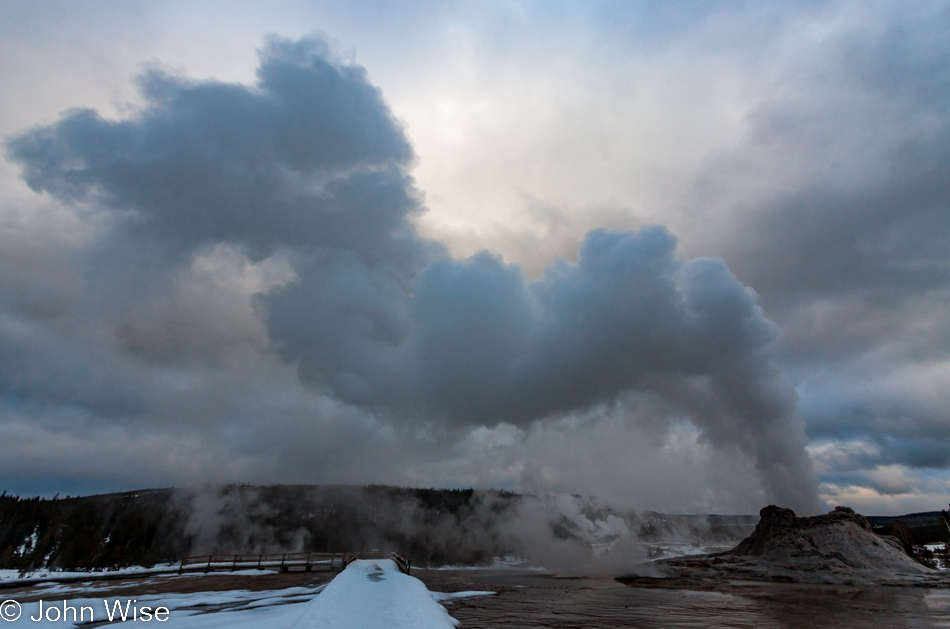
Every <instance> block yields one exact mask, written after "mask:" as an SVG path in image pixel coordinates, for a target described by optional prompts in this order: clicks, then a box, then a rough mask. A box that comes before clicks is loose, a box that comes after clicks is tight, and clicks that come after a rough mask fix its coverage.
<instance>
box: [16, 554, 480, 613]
mask: <svg viewBox="0 0 950 629" xmlns="http://www.w3.org/2000/svg"><path fill="white" fill-rule="evenodd" d="M241 572H243V573H244V574H252V573H253V574H257V573H259V572H258V571H250V570H249V571H241ZM80 574H88V573H80ZM225 574H232V573H225ZM233 574H237V573H233ZM171 576H175V577H177V575H167V576H165V575H162V576H161V578H169V577H171ZM186 576H187V575H186ZM209 576H211V575H209ZM155 578H159V577H158V576H156V577H155ZM151 580H152V579H148V580H146V581H143V582H142V584H146V583H148V582H149V581H151ZM91 585H92V586H93V587H98V586H100V585H101V586H102V588H103V589H104V590H107V589H108V588H109V587H113V586H114V584H113V583H108V582H98V583H91V582H89V581H86V582H83V583H82V584H64V583H54V582H49V583H42V584H39V585H37V586H35V588H34V589H33V591H31V593H30V596H31V597H35V596H39V597H40V598H42V599H43V601H44V607H43V609H44V610H45V611H49V610H50V608H51V607H58V608H61V607H62V606H63V602H64V601H66V602H67V603H68V605H69V606H70V607H74V608H76V609H77V610H80V609H81V608H82V607H89V608H91V609H92V614H93V617H94V620H95V622H96V623H99V622H101V621H107V620H108V617H107V613H106V608H107V607H108V608H109V609H112V608H113V607H114V605H115V602H116V601H118V602H119V604H120V605H122V606H124V605H125V604H126V602H127V601H128V600H129V599H127V598H117V597H114V596H109V595H108V592H107V591H106V592H103V595H101V596H98V597H95V595H94V594H91V593H90V591H89V588H90V586H91ZM76 590H82V591H83V593H84V595H85V597H84V598H72V597H70V596H69V594H70V593H72V592H76ZM491 594H493V592H480V591H478V592H476V591H469V592H452V593H444V592H429V590H428V589H427V588H426V586H425V585H423V583H422V582H421V581H419V580H418V579H416V578H415V577H411V576H408V575H405V574H402V573H401V572H399V570H398V569H397V568H396V565H395V563H394V562H392V561H391V560H389V559H386V560H363V561H355V562H353V563H352V564H350V565H349V566H348V567H347V569H346V570H344V571H343V572H341V573H340V574H339V575H337V577H336V578H335V579H334V580H333V581H331V582H330V583H329V584H323V585H318V586H315V587H291V588H286V589H282V590H270V591H263V592H260V591H257V592H255V591H249V590H230V591H228V590H226V591H212V592H198V593H189V594H161V595H142V596H137V597H135V599H133V600H134V602H133V603H132V605H131V607H130V609H132V608H135V609H137V610H139V614H140V617H139V623H140V622H141V620H142V619H141V611H142V610H143V608H145V607H149V608H151V609H152V610H153V611H154V610H155V609H156V608H158V607H165V608H167V609H168V610H169V615H168V619H167V621H166V622H162V623H161V625H159V626H163V627H169V628H172V627H174V628H176V629H217V628H218V627H220V628H222V629H224V628H228V629H318V628H319V629H350V628H355V627H359V628H364V627H372V628H383V627H385V628H387V629H445V628H450V627H457V626H458V623H457V622H456V621H455V619H453V618H452V617H451V616H449V614H448V612H446V610H445V608H444V607H443V606H442V605H441V604H440V602H445V603H446V604H450V603H451V602H452V601H454V600H457V599H460V598H466V597H471V596H487V595H491ZM318 595H319V596H318ZM93 597H94V598H93ZM39 612H40V603H39V602H30V603H23V604H22V613H21V615H20V617H19V619H17V620H16V621H13V622H4V623H0V624H3V627H4V628H6V627H10V628H11V629H12V628H13V627H35V628H40V629H41V628H43V627H60V628H65V629H72V628H75V627H79V626H81V625H82V622H73V617H72V616H71V615H70V614H67V620H63V619H61V618H60V619H58V620H57V618H59V615H60V614H59V612H58V610H52V613H53V616H52V617H49V618H48V619H47V618H41V619H40V620H38V621H33V620H31V618H34V617H38V616H41V614H40V613H39ZM77 620H83V619H82V618H79V619H77ZM116 620H118V618H116ZM128 620H129V621H132V617H131V611H130V612H129V618H128ZM85 621H86V622H88V621H89V617H88V614H87V616H86V618H85ZM139 623H136V624H139Z"/></svg>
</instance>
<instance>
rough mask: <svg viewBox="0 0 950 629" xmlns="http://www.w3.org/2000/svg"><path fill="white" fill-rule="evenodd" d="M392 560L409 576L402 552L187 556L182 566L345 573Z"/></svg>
mask: <svg viewBox="0 0 950 629" xmlns="http://www.w3.org/2000/svg"><path fill="white" fill-rule="evenodd" d="M384 558H385V559H392V560H393V561H394V562H395V563H396V567H398V568H399V571H400V572H402V573H404V574H409V570H410V569H411V568H412V562H411V561H409V560H408V559H406V558H405V557H403V556H402V555H400V554H399V553H388V554H387V553H382V552H379V551H359V552H353V553H271V554H266V555H198V556H195V557H185V558H184V559H182V560H181V564H180V565H179V566H178V574H182V573H184V572H216V571H229V572H234V571H236V570H254V569H257V570H273V569H277V570H280V571H281V572H290V571H291V570H302V571H304V572H313V571H315V570H317V571H326V572H333V571H336V570H343V569H344V568H346V567H347V566H348V565H350V563H351V562H353V561H355V560H357V559H384Z"/></svg>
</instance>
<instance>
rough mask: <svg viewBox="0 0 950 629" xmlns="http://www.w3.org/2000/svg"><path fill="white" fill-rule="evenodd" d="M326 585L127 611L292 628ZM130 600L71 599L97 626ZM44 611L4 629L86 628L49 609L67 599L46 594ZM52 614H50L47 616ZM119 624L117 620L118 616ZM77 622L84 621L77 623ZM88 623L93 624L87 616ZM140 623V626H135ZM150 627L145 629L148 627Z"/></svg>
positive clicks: (182, 597) (150, 601)
mask: <svg viewBox="0 0 950 629" xmlns="http://www.w3.org/2000/svg"><path fill="white" fill-rule="evenodd" d="M324 587H326V586H325V585H319V586H317V587H313V588H305V587H293V588H286V589H283V590H272V591H264V592H251V591H248V590H238V591H223V592H199V593H195V594H162V595H155V596H139V597H136V598H135V599H132V600H134V601H135V602H134V603H133V604H132V606H131V607H130V608H129V612H128V616H127V621H129V622H131V621H132V611H131V608H132V607H134V608H136V609H138V610H139V616H138V619H139V621H140V622H141V620H142V618H141V615H140V613H141V610H142V609H143V608H144V607H150V608H151V609H152V611H154V610H155V609H157V608H158V607H165V608H167V609H168V610H169V612H170V613H169V615H168V619H167V620H166V621H163V622H161V625H160V626H164V627H169V628H170V627H175V628H177V629H216V628H217V627H222V628H224V627H227V628H232V629H261V628H262V627H267V628H268V629H270V628H281V627H285V628H289V627H293V626H294V623H296V622H297V621H298V620H300V619H301V617H302V616H303V614H304V612H305V611H306V610H307V609H308V605H309V604H310V602H311V601H312V600H313V597H314V596H316V595H317V594H318V593H319V592H320V591H321V590H322V589H323V588H324ZM128 600H129V599H126V598H115V597H107V598H105V599H103V598H98V599H92V598H82V599H68V600H67V603H68V605H69V606H70V607H75V608H76V609H77V610H81V608H82V607H89V608H91V609H92V614H93V619H94V620H95V622H96V623H99V622H103V621H106V622H108V620H109V618H108V615H107V611H106V607H107V606H108V607H109V609H110V610H112V611H115V609H114V606H115V603H116V601H118V602H119V604H120V606H124V605H125V604H126V602H127V601H128ZM43 605H44V607H43V609H44V611H45V612H46V613H44V614H43V615H44V616H46V617H45V618H41V619H40V620H38V621H33V620H31V619H32V618H36V617H39V616H40V613H39V611H40V603H39V602H32V603H23V604H22V610H21V615H20V617H19V618H18V619H17V620H15V621H13V622H7V623H4V627H11V628H13V627H33V628H37V629H42V628H43V627H60V628H64V629H71V628H74V627H78V626H82V623H80V622H73V616H72V613H71V612H69V613H67V617H66V620H63V619H62V618H61V615H62V614H61V611H60V610H50V609H49V608H50V607H51V606H53V607H59V608H62V606H63V598H62V597H58V598H54V597H53V596H47V595H46V593H45V592H44V598H43ZM47 614H48V615H47ZM114 619H115V620H116V621H118V620H119V617H118V615H114ZM77 620H82V618H79V619H77ZM85 621H86V622H88V621H89V615H88V613H87V615H86V617H85ZM137 624H138V623H137ZM146 626H147V625H146Z"/></svg>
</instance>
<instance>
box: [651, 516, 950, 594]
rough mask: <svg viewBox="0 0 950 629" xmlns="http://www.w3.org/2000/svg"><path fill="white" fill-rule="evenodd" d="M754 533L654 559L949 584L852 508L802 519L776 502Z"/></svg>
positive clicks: (772, 575) (753, 573) (665, 569)
mask: <svg viewBox="0 0 950 629" xmlns="http://www.w3.org/2000/svg"><path fill="white" fill-rule="evenodd" d="M759 516H760V520H759V523H758V524H757V525H756V527H755V531H753V533H752V535H750V536H749V537H747V538H746V539H744V540H742V542H740V543H739V545H738V546H736V547H735V548H733V549H732V550H729V551H726V552H723V553H716V554H712V555H704V556H700V557H679V558H676V559H667V560H661V561H658V562H656V563H655V564H654V565H655V566H656V567H657V568H659V569H660V571H661V572H662V573H663V574H664V576H671V577H678V578H684V577H685V578H699V579H715V580H722V579H729V580H733V579H752V580H757V581H762V580H764V581H784V582H792V583H835V584H855V585H857V584H870V583H876V584H893V585H929V586H943V587H946V586H947V585H950V581H948V577H947V575H945V574H941V573H939V572H938V571H935V570H931V569H930V568H927V567H925V566H923V565H921V564H919V563H917V562H916V561H915V560H913V559H912V558H910V557H909V556H907V554H906V553H905V552H904V550H903V547H902V546H901V543H900V542H899V541H898V540H897V539H896V538H893V537H889V536H881V535H877V534H875V533H874V532H873V531H872V530H871V525H870V524H868V521H867V519H866V518H865V517H864V516H863V515H860V514H857V513H855V512H854V511H853V510H851V509H849V508H848V507H837V508H836V509H835V510H834V511H832V512H830V513H826V514H824V515H817V516H814V517H806V518H799V517H796V516H795V512H794V511H792V510H791V509H783V508H781V507H776V506H774V505H771V506H768V507H766V508H764V509H762V510H761V511H760V512H759Z"/></svg>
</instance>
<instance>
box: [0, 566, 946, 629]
mask: <svg viewBox="0 0 950 629" xmlns="http://www.w3.org/2000/svg"><path fill="white" fill-rule="evenodd" d="M412 574H413V576H416V577H418V578H420V579H421V580H422V581H423V582H425V583H426V585H427V586H428V587H429V589H430V590H433V591H440V592H458V591H462V590H490V591H494V592H496V595H494V596H487V597H482V598H468V599H460V600H456V601H454V602H450V603H449V604H448V605H447V608H448V610H449V613H450V614H451V615H452V616H454V617H455V618H457V619H458V620H459V621H461V623H462V626H461V629H481V628H489V627H491V628H497V629H505V628H516V627H517V628H536V627H563V628H565V629H573V628H578V629H580V628H584V629H602V628H613V627H645V628H653V627H672V628H677V627H748V628H760V627H761V628H773V627H780V628H793V629H798V628H802V629H815V628H819V627H838V628H844V629H851V628H855V629H857V628H862V629H863V628H877V627H882V628H883V627H888V628H890V627H895V628H902V627H914V628H917V627H947V628H950V590H948V589H927V588H911V587H903V588H900V587H867V588H858V587H842V586H821V585H813V586H812V585H809V586H804V585H788V584H774V585H773V584H754V583H745V584H743V583H733V584H727V585H721V586H717V587H716V588H714V589H710V588H707V589H701V590H697V589H690V588H685V587H684V588H666V587H633V586H629V585H624V584H621V583H618V582H616V581H614V580H613V579H611V578H609V577H592V578H558V577H553V576H550V575H544V574H539V573H536V572H518V571H512V570H451V571H450V570H431V571H429V570H415V569H414V570H413V571H412ZM333 576H334V574H332V573H309V574H308V573H290V574H258V575H229V574H210V575H194V576H191V575H188V576H182V577H177V576H175V577H161V578H149V579H130V580H128V581H118V582H117V581H109V582H98V583H97V582H95V581H90V582H86V583H80V584H69V586H68V587H63V586H60V587H57V586H54V585H50V586H48V587H42V588H36V587H31V588H26V589H24V590H22V591H19V592H16V594H14V593H13V591H11V590H7V591H5V592H4V593H3V594H4V598H17V599H18V600H20V601H24V602H25V601H28V600H31V599H32V600H36V599H38V598H41V597H44V596H45V597H47V598H48V597H49V595H50V594H51V593H52V592H50V590H51V589H52V590H55V591H56V592H57V595H58V596H60V597H63V598H74V597H83V596H100V595H108V596H117V597H124V596H141V595H145V594H151V595H161V594H163V593H169V594H171V593H192V592H208V591H226V590H253V591H265V590H281V589H284V588H290V587H299V586H305V587H306V586H314V585H317V584H320V583H325V582H327V581H329V580H330V578H332V577H333ZM275 629H276V628H275Z"/></svg>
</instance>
